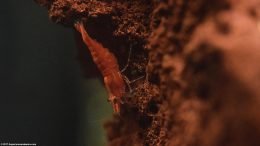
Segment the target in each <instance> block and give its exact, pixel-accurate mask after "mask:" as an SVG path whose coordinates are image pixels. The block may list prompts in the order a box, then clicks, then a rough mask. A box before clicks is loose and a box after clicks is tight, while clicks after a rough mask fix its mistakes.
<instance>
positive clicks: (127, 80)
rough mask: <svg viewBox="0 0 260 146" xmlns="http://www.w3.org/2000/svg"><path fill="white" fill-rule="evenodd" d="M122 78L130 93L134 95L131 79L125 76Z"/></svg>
mask: <svg viewBox="0 0 260 146" xmlns="http://www.w3.org/2000/svg"><path fill="white" fill-rule="evenodd" d="M122 77H123V79H124V81H125V82H126V84H127V87H128V89H129V91H130V93H132V91H133V90H132V88H131V86H130V84H131V82H130V81H129V79H128V78H127V77H126V76H125V75H122Z"/></svg>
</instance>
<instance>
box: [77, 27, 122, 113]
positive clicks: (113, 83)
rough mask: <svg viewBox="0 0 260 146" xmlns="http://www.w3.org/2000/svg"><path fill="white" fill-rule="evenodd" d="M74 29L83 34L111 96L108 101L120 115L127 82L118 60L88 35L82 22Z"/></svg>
mask: <svg viewBox="0 0 260 146" xmlns="http://www.w3.org/2000/svg"><path fill="white" fill-rule="evenodd" d="M74 27H75V29H76V30H77V31H78V32H79V33H80V34H81V36H82V39H83V42H84V43H85V44H86V45H87V47H88V49H89V51H90V53H91V55H92V58H93V60H94V63H95V64H96V65H97V67H98V69H99V70H100V72H101V73H102V75H103V77H104V84H105V87H106V89H107V92H108V95H109V97H108V101H109V102H110V103H111V104H112V106H113V109H114V112H116V113H119V112H120V105H121V103H122V99H121V98H122V96H124V94H125V82H124V79H123V76H122V74H121V72H120V70H119V65H118V62H117V59H116V58H115V56H114V55H113V54H112V53H111V52H110V51H109V50H108V49H107V48H105V47H103V46H102V45H101V44H100V43H99V42H97V41H96V40H94V39H92V38H91V37H90V36H89V35H88V33H87V31H86V29H85V27H84V24H83V23H82V22H76V23H75V24H74Z"/></svg>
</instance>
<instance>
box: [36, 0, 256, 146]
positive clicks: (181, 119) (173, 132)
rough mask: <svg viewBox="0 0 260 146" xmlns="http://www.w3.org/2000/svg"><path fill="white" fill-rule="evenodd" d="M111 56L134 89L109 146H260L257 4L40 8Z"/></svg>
mask: <svg viewBox="0 0 260 146" xmlns="http://www.w3.org/2000/svg"><path fill="white" fill-rule="evenodd" d="M37 2H38V3H40V4H42V5H44V6H45V7H46V8H48V10H49V16H50V18H51V19H52V20H53V21H54V22H56V23H60V24H62V25H64V26H68V27H72V26H73V23H74V22H75V21H79V20H83V21H85V24H86V28H87V31H88V32H89V33H90V35H91V36H92V37H93V38H95V39H96V40H98V41H99V42H101V43H102V44H103V45H104V46H105V47H107V48H109V49H110V50H111V52H113V53H114V54H115V55H116V56H117V58H118V60H119V63H120V66H121V67H123V66H124V64H125V63H126V62H127V59H126V58H127V55H128V52H129V48H130V47H132V55H131V58H130V64H129V68H128V69H127V70H126V72H125V75H126V76H127V77H129V78H130V80H133V79H135V78H138V77H140V76H145V78H143V79H141V80H138V81H137V82H135V83H133V84H132V85H131V86H132V88H133V89H134V90H133V92H132V93H127V94H126V96H125V97H124V104H123V105H122V112H121V114H120V117H119V116H118V115H115V116H114V118H113V119H112V120H111V121H108V122H107V123H106V124H105V128H106V130H107V138H108V144H109V145H111V146H122V145H124V146H139V145H140V146H141V145H144V146H156V145H158V146H163V145H169V146H220V145H221V146H225V145H227V146H258V145H260V141H259V139H260V117H259V115H260V112H259V110H258V107H259V104H260V101H259V98H258V97H260V92H259V90H258V88H259V87H260V77H259V73H260V69H259V65H258V62H260V53H259V52H260V2H259V1H258V0H211V1H209V0H197V1H193V0H164V1H158V0H153V1H152V0H132V1H128V0H112V1H111V0H92V1H91V0H37Z"/></svg>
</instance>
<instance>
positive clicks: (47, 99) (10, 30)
mask: <svg viewBox="0 0 260 146" xmlns="http://www.w3.org/2000/svg"><path fill="white" fill-rule="evenodd" d="M0 16H1V18H0V19H1V21H0V69H1V71H0V143H4V142H9V143H36V144H37V145H43V146H77V145H103V144H104V141H105V137H104V131H103V129H102V123H103V121H105V117H109V114H111V108H110V105H108V103H106V102H105V101H106V100H104V98H106V93H104V92H103V91H104V89H103V86H102V84H101V83H100V81H99V80H96V79H91V80H85V79H84V78H83V77H82V75H81V73H80V65H79V62H78V61H77V59H76V57H77V50H76V45H75V39H74V33H73V30H72V29H71V28H65V27H62V26H60V25H57V24H54V23H52V22H51V21H50V20H49V18H48V15H47V10H46V9H44V8H42V7H40V6H38V5H37V4H36V3H34V2H33V0H3V1H1V7H0ZM86 96H87V97H86ZM100 96H101V97H100ZM102 96H103V97H102ZM92 97H93V98H92ZM100 104H102V105H100ZM106 111H108V112H107V113H106Z"/></svg>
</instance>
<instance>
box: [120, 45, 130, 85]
mask: <svg viewBox="0 0 260 146" xmlns="http://www.w3.org/2000/svg"><path fill="white" fill-rule="evenodd" d="M131 54H132V44H131V45H130V49H129V53H128V59H127V63H126V65H125V67H124V68H123V69H122V70H121V71H120V72H121V73H123V72H125V71H126V69H127V68H128V66H129V62H130V57H131ZM128 81H129V80H128Z"/></svg>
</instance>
